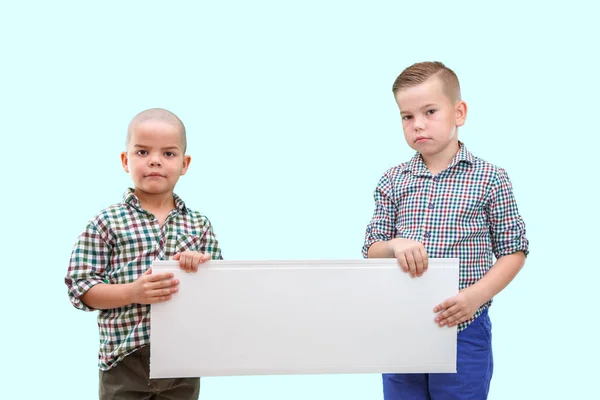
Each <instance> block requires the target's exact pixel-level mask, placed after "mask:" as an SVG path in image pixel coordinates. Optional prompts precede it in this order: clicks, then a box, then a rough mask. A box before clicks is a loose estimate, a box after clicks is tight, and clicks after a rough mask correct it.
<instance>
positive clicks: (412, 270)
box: [406, 252, 417, 277]
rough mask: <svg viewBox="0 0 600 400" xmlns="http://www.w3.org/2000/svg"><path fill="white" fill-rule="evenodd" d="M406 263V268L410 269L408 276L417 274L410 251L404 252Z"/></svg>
mask: <svg viewBox="0 0 600 400" xmlns="http://www.w3.org/2000/svg"><path fill="white" fill-rule="evenodd" d="M406 263H407V264H408V270H409V271H410V276H413V277H414V276H415V275H416V274H417V265H416V264H415V259H414V257H413V254H412V252H407V253H406Z"/></svg>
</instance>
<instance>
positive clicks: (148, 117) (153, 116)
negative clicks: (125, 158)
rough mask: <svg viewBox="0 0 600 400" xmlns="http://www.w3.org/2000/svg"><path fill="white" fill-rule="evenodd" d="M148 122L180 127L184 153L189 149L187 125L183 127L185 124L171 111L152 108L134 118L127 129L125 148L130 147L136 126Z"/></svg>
mask: <svg viewBox="0 0 600 400" xmlns="http://www.w3.org/2000/svg"><path fill="white" fill-rule="evenodd" d="M146 121H161V122H166V123H169V124H172V125H174V126H176V127H178V128H179V129H180V131H181V140H182V143H183V152H184V153H185V151H186V149H187V138H186V134H185V125H183V122H181V120H180V119H179V117H177V115H175V114H173V113H172V112H171V111H169V110H165V109H164V108H150V109H148V110H144V111H142V112H141V113H139V114H137V115H136V116H135V117H133V119H132V120H131V122H130V123H129V126H128V127H127V139H126V142H125V148H127V146H129V141H130V140H131V132H132V130H133V128H134V127H135V126H136V125H138V124H140V123H142V122H146Z"/></svg>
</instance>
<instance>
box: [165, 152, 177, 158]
mask: <svg viewBox="0 0 600 400" xmlns="http://www.w3.org/2000/svg"><path fill="white" fill-rule="evenodd" d="M165 156H167V157H175V153H173V152H172V151H165Z"/></svg>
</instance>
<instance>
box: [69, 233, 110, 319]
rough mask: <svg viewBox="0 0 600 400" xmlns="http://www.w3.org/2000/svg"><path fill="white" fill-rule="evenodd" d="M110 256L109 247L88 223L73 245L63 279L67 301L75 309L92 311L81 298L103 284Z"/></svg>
mask: <svg viewBox="0 0 600 400" xmlns="http://www.w3.org/2000/svg"><path fill="white" fill-rule="evenodd" d="M110 254H111V248H110V246H109V245H108V244H107V242H106V241H105V239H104V238H103V237H102V235H101V234H100V232H99V231H98V228H97V226H96V225H95V224H94V223H93V222H90V223H89V224H88V226H87V227H86V229H85V230H84V231H83V232H82V233H81V235H79V238H78V239H77V242H76V243H75V246H74V248H73V252H72V253H71V259H70V261H69V268H68V271H67V275H66V277H65V284H66V285H67V288H68V294H69V300H70V301H71V304H73V306H74V307H75V308H77V309H79V310H83V311H94V309H92V308H90V307H88V306H86V305H85V304H84V303H83V302H82V301H81V296H83V295H84V294H85V293H86V292H87V291H88V290H90V289H91V288H92V287H94V286H96V285H97V284H99V283H105V280H104V273H105V270H106V266H107V265H108V263H109V260H110Z"/></svg>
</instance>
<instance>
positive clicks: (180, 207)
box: [123, 188, 187, 213]
mask: <svg viewBox="0 0 600 400" xmlns="http://www.w3.org/2000/svg"><path fill="white" fill-rule="evenodd" d="M173 200H174V201H175V208H176V209H177V211H179V212H181V213H186V212H187V208H186V206H185V203H184V202H183V200H181V198H180V197H179V196H177V195H176V194H175V193H173ZM123 202H124V203H125V204H129V205H131V206H133V207H135V208H137V209H138V210H142V203H140V199H138V197H137V196H136V195H135V193H134V189H133V188H127V190H126V191H125V194H124V195H123Z"/></svg>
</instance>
